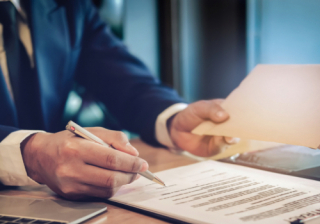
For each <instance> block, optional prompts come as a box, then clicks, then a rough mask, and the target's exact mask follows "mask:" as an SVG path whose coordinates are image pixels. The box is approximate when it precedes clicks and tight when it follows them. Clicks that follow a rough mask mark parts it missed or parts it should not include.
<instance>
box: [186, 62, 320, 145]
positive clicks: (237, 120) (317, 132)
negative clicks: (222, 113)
mask: <svg viewBox="0 0 320 224" xmlns="http://www.w3.org/2000/svg"><path fill="white" fill-rule="evenodd" d="M319 83H320V65H257V66H256V67H255V68H254V69H253V70H252V72H251V73H250V74H249V75H248V76H247V77H246V78H245V79H244V80H243V81H242V82H241V84H240V85H239V87H238V88H236V89H235V90H234V91H233V92H232V93H231V94H230V95H229V96H228V97H227V99H226V100H225V101H224V102H223V103H222V105H221V106H222V107H223V108H224V109H225V110H226V111H227V112H228V113H229V115H230V119H229V120H227V121H226V122H223V123H221V124H214V123H212V122H210V121H205V122H203V123H202V124H200V125H199V126H198V127H196V128H195V129H194V130H193V131H192V133H195V134H199V135H218V136H229V137H239V138H245V139H254V140H260V141H269V142H279V143H285V144H290V145H301V146H306V147H310V148H318V147H320V88H319V87H320V86H319Z"/></svg>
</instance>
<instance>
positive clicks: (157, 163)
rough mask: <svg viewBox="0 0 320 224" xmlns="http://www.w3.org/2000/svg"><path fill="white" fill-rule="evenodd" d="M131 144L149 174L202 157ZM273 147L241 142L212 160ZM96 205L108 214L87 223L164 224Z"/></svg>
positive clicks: (30, 191)
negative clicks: (147, 164) (147, 168)
mask: <svg viewBox="0 0 320 224" xmlns="http://www.w3.org/2000/svg"><path fill="white" fill-rule="evenodd" d="M131 143H132V145H134V146H135V147H136V148H137V149H138V150H139V152H140V157H141V158H143V159H145V160H146V161H148V163H149V170H150V171H151V172H158V171H162V170H166V169H170V168H174V167H179V166H184V165H189V164H192V163H196V162H198V161H199V160H203V159H201V158H196V157H189V156H186V155H176V154H173V153H171V152H169V151H168V150H166V149H162V148H154V147H151V146H148V145H146V144H145V143H143V142H141V141H140V140H139V139H134V140H132V141H131ZM274 145H275V144H274V143H265V142H256V141H247V140H242V141H241V142H240V143H238V144H237V145H235V146H232V147H230V149H228V150H226V151H225V152H224V153H222V154H220V155H218V156H215V157H213V159H220V158H223V157H226V156H229V155H233V154H235V153H237V152H244V151H252V150H256V149H261V148H267V147H269V146H274ZM0 195H11V196H17V197H29V198H50V199H57V197H56V194H55V193H54V192H52V191H51V190H50V189H49V188H48V187H46V186H37V187H19V188H16V189H9V190H2V191H0ZM98 203H105V204H106V205H107V207H108V211H107V212H105V213H102V214H100V215H98V216H96V217H94V218H92V219H90V220H88V221H87V222H86V223H95V224H100V223H101V224H102V223H130V224H136V223H139V224H144V223H148V224H160V223H167V222H164V221H162V220H159V219H156V218H153V217H150V216H146V215H143V214H139V213H136V212H133V211H130V210H126V209H123V208H120V207H117V206H114V205H111V204H108V202H98Z"/></svg>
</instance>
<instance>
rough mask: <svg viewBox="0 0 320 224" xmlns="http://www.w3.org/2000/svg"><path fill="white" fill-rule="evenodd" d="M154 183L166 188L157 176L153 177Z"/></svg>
mask: <svg viewBox="0 0 320 224" xmlns="http://www.w3.org/2000/svg"><path fill="white" fill-rule="evenodd" d="M154 182H156V183H158V184H160V185H162V186H164V187H166V184H165V183H164V182H163V181H162V180H160V178H159V177H157V176H154Z"/></svg>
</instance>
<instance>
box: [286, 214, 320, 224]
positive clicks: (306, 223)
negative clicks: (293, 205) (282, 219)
mask: <svg viewBox="0 0 320 224" xmlns="http://www.w3.org/2000/svg"><path fill="white" fill-rule="evenodd" d="M290 223H291V224H318V223H320V216H319V215H315V216H312V217H309V218H306V219H297V220H296V221H293V222H290Z"/></svg>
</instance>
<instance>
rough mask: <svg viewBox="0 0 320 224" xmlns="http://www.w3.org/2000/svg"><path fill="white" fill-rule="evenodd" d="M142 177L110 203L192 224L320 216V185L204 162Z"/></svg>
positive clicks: (279, 175) (266, 222)
mask: <svg viewBox="0 0 320 224" xmlns="http://www.w3.org/2000/svg"><path fill="white" fill-rule="evenodd" d="M157 176H158V177H159V178H161V179H162V180H164V181H165V183H166V184H167V187H161V186H159V185H158V184H156V183H151V182H150V181H148V180H146V179H144V178H140V179H139V180H137V181H135V182H133V183H132V184H129V185H125V186H123V187H121V189H120V190H119V191H118V192H117V193H116V195H115V196H114V197H112V198H111V199H110V200H111V201H115V202H119V203H122V204H126V205H129V206H132V207H136V208H140V209H143V210H147V211H151V212H154V213H157V214H160V215H164V216H168V217H171V218H175V219H178V220H182V221H185V222H191V223H232V224H237V223H242V224H243V223H259V224H260V223H261V224H262V223H264V224H270V223H284V224H289V222H288V221H293V220H296V219H297V218H298V216H300V215H301V216H302V215H305V214H309V215H310V213H318V214H319V213H320V182H317V181H314V180H308V179H302V178H297V177H292V176H286V175H281V174H276V173H271V172H267V171H262V170H256V169H252V168H248V167H242V166H237V165H233V164H226V163H221V162H216V161H205V162H200V163H196V164H192V165H189V166H183V167H179V168H175V169H171V170H166V171H162V172H159V173H157Z"/></svg>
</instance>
